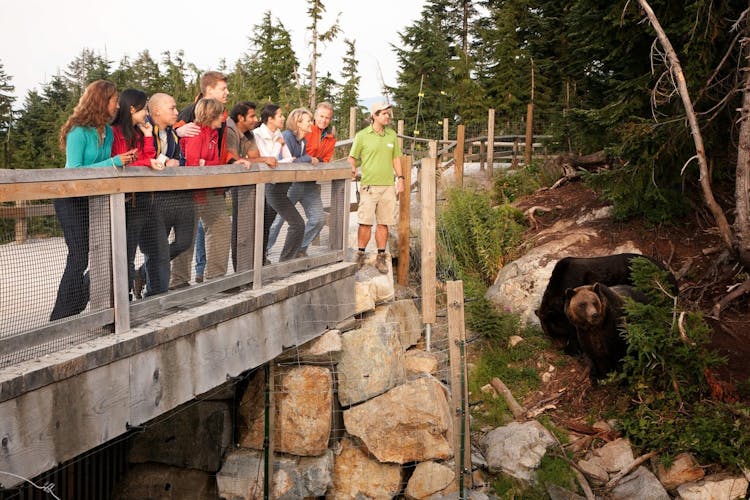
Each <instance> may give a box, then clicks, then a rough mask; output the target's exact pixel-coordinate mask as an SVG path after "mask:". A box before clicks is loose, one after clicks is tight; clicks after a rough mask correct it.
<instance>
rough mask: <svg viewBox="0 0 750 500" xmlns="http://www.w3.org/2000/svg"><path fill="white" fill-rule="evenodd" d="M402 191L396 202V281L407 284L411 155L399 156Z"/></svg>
mask: <svg viewBox="0 0 750 500" xmlns="http://www.w3.org/2000/svg"><path fill="white" fill-rule="evenodd" d="M401 173H402V174H404V192H403V193H401V196H400V197H399V202H398V271H397V276H396V282H397V283H398V284H399V285H403V286H406V285H408V284H409V243H410V238H411V156H402V157H401Z"/></svg>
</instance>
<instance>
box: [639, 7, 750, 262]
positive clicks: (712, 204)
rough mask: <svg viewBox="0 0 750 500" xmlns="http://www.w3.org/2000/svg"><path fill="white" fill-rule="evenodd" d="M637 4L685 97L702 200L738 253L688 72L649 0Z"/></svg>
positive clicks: (682, 95) (683, 98)
mask: <svg viewBox="0 0 750 500" xmlns="http://www.w3.org/2000/svg"><path fill="white" fill-rule="evenodd" d="M638 3H639V4H640V5H641V7H642V8H643V10H644V11H645V12H646V15H647V16H648V19H649V21H650V22H651V26H653V28H654V30H655V31H656V36H657V37H658V39H659V42H660V43H661V46H662V47H663V48H664V52H665V53H666V56H667V65H668V70H669V71H671V73H672V75H673V76H674V79H675V81H676V82H677V90H678V91H679V93H680V97H681V98H682V104H683V105H684V106H685V115H686V116H687V119H688V123H689V124H690V132H691V133H692V136H693V142H694V143H695V153H696V155H695V157H696V158H697V159H698V168H699V172H700V179H699V181H700V185H701V190H702V192H703V199H704V201H705V203H706V206H707V207H708V209H709V210H710V212H711V215H712V216H713V218H714V221H715V222H716V226H717V227H718V229H719V234H720V235H721V239H722V240H723V241H724V245H726V247H727V248H728V249H729V250H730V251H732V252H735V251H736V241H735V237H734V234H733V233H732V228H731V227H730V225H729V222H728V221H727V217H726V215H725V214H724V211H723V210H722V209H721V207H720V206H719V204H718V203H717V202H716V199H715V198H714V193H713V189H712V188H711V178H710V175H709V171H708V162H707V161H706V150H705V148H704V146H703V135H702V134H701V131H700V127H699V126H698V118H697V117H696V115H695V110H694V109H693V103H692V101H691V100H690V93H689V92H688V88H687V84H686V83H685V75H684V73H683V72H682V66H681V65H680V60H679V58H678V57H677V53H676V52H675V50H674V48H673V47H672V43H671V42H670V41H669V38H667V34H666V33H665V32H664V29H662V27H661V24H660V23H659V20H658V19H657V18H656V15H655V14H654V11H653V10H652V9H651V6H650V5H649V4H648V2H647V1H646V0H638Z"/></svg>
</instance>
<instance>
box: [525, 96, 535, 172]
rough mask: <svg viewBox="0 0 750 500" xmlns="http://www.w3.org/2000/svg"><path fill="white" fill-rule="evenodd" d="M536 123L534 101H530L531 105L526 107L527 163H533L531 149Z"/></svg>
mask: <svg viewBox="0 0 750 500" xmlns="http://www.w3.org/2000/svg"><path fill="white" fill-rule="evenodd" d="M533 124H534V103H533V102H530V103H529V105H528V106H527V107H526V150H525V151H524V153H525V156H524V161H525V162H526V165H527V166H528V165H531V150H532V149H533V147H534V145H533V140H534V137H533V135H532V131H533V130H534V127H533Z"/></svg>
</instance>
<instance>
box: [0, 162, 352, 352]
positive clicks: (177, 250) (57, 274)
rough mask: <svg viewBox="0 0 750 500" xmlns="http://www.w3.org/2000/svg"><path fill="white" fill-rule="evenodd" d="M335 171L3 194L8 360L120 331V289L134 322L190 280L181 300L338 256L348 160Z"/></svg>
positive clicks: (1, 293)
mask: <svg viewBox="0 0 750 500" xmlns="http://www.w3.org/2000/svg"><path fill="white" fill-rule="evenodd" d="M227 168H229V167H227ZM337 168H339V167H332V168H331V169H329V170H336V169H337ZM96 170H100V169H96ZM289 170H290V169H287V171H289ZM319 170H320V169H319ZM339 172H340V170H339ZM50 173H52V172H50ZM64 173H65V174H71V172H64ZM72 174H75V173H74V172H73V173H72ZM35 175H43V173H39V172H37V173H36V174H35ZM271 175H273V174H271ZM332 175H333V174H332ZM337 175H339V177H340V180H328V179H323V180H320V181H316V180H310V181H305V182H278V183H272V182H268V183H265V184H258V185H257V186H261V189H256V185H254V184H253V185H243V186H237V187H232V186H222V187H210V188H205V189H191V190H188V189H185V190H175V191H153V192H147V191H140V192H132V193H128V194H125V195H111V196H110V195H99V196H92V197H80V196H79V197H71V198H57V199H54V200H53V201H49V200H42V201H34V202H27V201H21V202H16V203H6V204H5V205H3V206H2V207H0V209H1V210H0V230H1V231H2V232H1V233H0V311H1V312H2V315H1V316H0V367H3V366H8V365H11V364H16V363H19V362H22V361H24V360H27V359H31V358H34V357H38V356H41V355H45V354H49V353H51V352H54V351H57V350H60V349H62V348H64V347H68V346H71V345H76V344H78V343H81V342H83V341H86V340H88V339H90V338H92V337H95V336H97V335H101V334H104V333H110V332H113V331H115V325H116V324H117V320H118V317H116V316H114V314H115V311H116V310H117V307H116V305H117V301H118V297H119V300H120V310H122V308H123V307H124V308H126V309H128V310H129V315H128V316H125V318H128V317H129V318H130V319H132V321H133V324H137V323H138V322H139V321H142V320H143V319H145V318H147V317H150V316H151V315H152V314H153V313H161V312H162V311H161V309H162V306H161V305H159V303H157V302H154V300H155V299H156V297H157V296H160V295H163V294H170V293H177V292H178V291H182V292H185V291H186V290H185V289H187V288H188V287H192V288H194V289H195V292H192V291H191V292H190V294H189V295H184V297H185V299H184V301H183V302H185V301H190V300H199V299H201V298H205V297H207V296H209V295H211V294H213V293H216V292H221V291H224V290H229V291H232V290H236V289H237V287H238V286H248V285H249V284H251V283H254V282H257V283H259V284H262V281H261V280H262V278H260V276H261V274H259V273H257V272H255V271H257V270H259V269H260V268H262V266H264V265H272V264H276V265H282V267H279V268H278V269H275V268H271V271H268V272H267V273H266V276H268V277H270V278H272V277H273V276H274V272H275V274H276V275H283V274H284V273H289V272H293V271H295V270H301V269H305V268H309V267H311V266H312V267H314V266H317V265H321V264H325V263H328V262H331V259H334V260H336V259H339V260H340V259H341V258H342V255H343V241H344V238H343V234H344V229H343V221H344V220H345V219H346V218H345V217H344V210H345V209H344V203H345V191H346V190H345V187H346V184H345V183H346V180H345V177H346V176H348V175H349V173H348V168H346V170H345V173H344V174H337ZM310 178H312V179H315V176H311V177H310ZM329 178H330V175H329ZM269 180H271V178H270V177H269ZM183 183H185V181H183ZM187 184H189V181H187ZM290 189H291V191H290ZM290 195H291V196H292V198H291V199H290ZM118 196H121V197H122V198H121V199H120V198H117V197H118ZM347 210H348V207H347ZM256 212H259V216H258V217H256ZM277 215H278V218H279V221H278V222H277V224H276V225H274V224H273V222H274V218H275V217H276V216H277ZM332 225H333V226H335V227H332ZM256 229H257V230H256ZM272 231H273V232H272ZM256 235H257V237H256ZM269 236H273V237H274V238H275V241H269ZM256 253H257V257H258V258H257V262H256ZM308 257H309V259H308ZM119 266H121V267H119ZM274 269H275V271H274ZM230 277H232V280H229V278H230ZM150 299H153V300H150ZM149 300H150V301H149ZM119 319H120V320H122V317H120V318H119ZM128 327H129V325H128Z"/></svg>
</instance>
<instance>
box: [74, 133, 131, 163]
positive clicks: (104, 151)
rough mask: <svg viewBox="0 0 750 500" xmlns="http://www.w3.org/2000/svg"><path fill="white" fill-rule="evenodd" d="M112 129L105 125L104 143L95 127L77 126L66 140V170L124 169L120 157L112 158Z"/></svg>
mask: <svg viewBox="0 0 750 500" xmlns="http://www.w3.org/2000/svg"><path fill="white" fill-rule="evenodd" d="M113 141H114V135H113V134H112V127H110V126H109V125H105V127H104V142H102V143H101V144H99V133H98V132H97V131H96V128H94V127H80V126H76V127H73V128H72V129H70V132H68V135H67V136H66V138H65V168H79V167H122V161H120V157H119V156H115V157H114V158H113V157H112V142H113Z"/></svg>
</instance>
